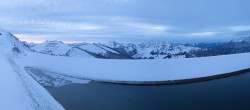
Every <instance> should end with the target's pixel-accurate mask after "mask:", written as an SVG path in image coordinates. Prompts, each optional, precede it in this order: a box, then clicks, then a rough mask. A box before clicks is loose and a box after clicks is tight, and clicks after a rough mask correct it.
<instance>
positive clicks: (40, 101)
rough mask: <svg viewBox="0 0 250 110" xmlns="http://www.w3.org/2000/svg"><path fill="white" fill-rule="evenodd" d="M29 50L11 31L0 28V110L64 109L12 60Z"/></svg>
mask: <svg viewBox="0 0 250 110" xmlns="http://www.w3.org/2000/svg"><path fill="white" fill-rule="evenodd" d="M28 51H29V50H28V49H27V46H26V45H25V44H23V43H21V42H20V41H19V40H18V39H17V38H16V37H15V36H13V35H12V34H10V33H8V32H5V31H3V30H0V71H1V72H0V75H1V77H0V97H1V98H0V103H1V104H0V109H1V110H63V109H64V108H63V107H62V106H61V105H60V104H59V103H57V102H56V100H55V99H54V98H52V97H51V95H50V94H49V93H48V92H47V91H46V90H45V89H44V88H43V87H42V86H40V85H39V84H38V83H37V82H36V81H35V80H34V79H33V78H31V77H30V76H29V75H28V74H27V73H26V72H25V70H24V68H23V67H22V66H21V65H18V64H17V63H16V62H15V61H14V60H13V59H14V58H18V57H21V56H25V55H26V54H24V53H27V52H28Z"/></svg>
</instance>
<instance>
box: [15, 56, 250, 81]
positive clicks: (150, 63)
mask: <svg viewBox="0 0 250 110" xmlns="http://www.w3.org/2000/svg"><path fill="white" fill-rule="evenodd" d="M16 61H17V62H19V63H20V65H23V66H34V67H37V68H41V69H43V70H49V71H54V72H57V73H61V74H65V75H69V76H75V77H81V78H87V79H92V80H102V81H129V82H131V81H142V82H143V81H171V80H180V79H190V78H198V77H205V76H213V75H218V74H224V73H228V72H233V71H238V70H242V69H247V68H250V53H244V54H235V55H224V56H215V57H203V58H190V59H168V60H164V59H158V60H110V59H82V58H68V57H60V56H49V55H42V54H38V53H29V54H27V56H24V57H21V58H18V59H16Z"/></svg>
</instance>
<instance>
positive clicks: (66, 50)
mask: <svg viewBox="0 0 250 110" xmlns="http://www.w3.org/2000/svg"><path fill="white" fill-rule="evenodd" d="M31 50H33V51H35V52H38V53H43V54H49V55H58V56H69V57H82V58H94V57H93V56H91V55H90V54H88V53H86V52H85V51H83V50H80V49H78V48H75V47H73V46H71V45H69V44H65V43H63V42H61V41H46V42H44V43H42V44H37V45H34V46H32V47H31Z"/></svg>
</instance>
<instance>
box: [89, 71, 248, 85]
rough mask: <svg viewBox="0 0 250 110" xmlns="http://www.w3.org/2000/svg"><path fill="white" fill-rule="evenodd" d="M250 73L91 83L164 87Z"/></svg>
mask: <svg viewBox="0 0 250 110" xmlns="http://www.w3.org/2000/svg"><path fill="white" fill-rule="evenodd" d="M247 72H250V68H247V69H243V70H238V71H234V72H229V73H223V74H218V75H213V76H205V77H199V78H191V79H181V80H168V81H112V80H91V82H96V83H108V84H118V85H130V86H162V85H180V84H190V83H198V82H205V81H211V80H216V79H222V78H227V77H232V76H237V75H241V74H244V73H247Z"/></svg>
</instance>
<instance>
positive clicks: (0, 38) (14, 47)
mask: <svg viewBox="0 0 250 110" xmlns="http://www.w3.org/2000/svg"><path fill="white" fill-rule="evenodd" d="M25 50H28V48H27V46H26V45H25V44H24V43H22V42H20V41H19V40H18V39H17V38H16V37H15V36H13V35H12V34H11V33H8V32H5V31H4V30H2V29H0V51H1V52H2V53H8V52H11V51H12V52H15V53H21V52H22V51H25Z"/></svg>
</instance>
